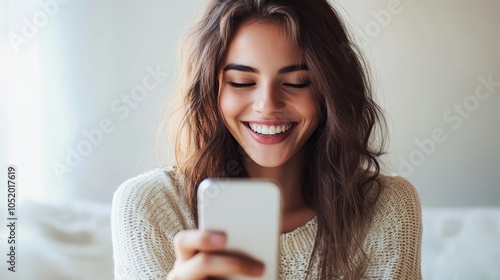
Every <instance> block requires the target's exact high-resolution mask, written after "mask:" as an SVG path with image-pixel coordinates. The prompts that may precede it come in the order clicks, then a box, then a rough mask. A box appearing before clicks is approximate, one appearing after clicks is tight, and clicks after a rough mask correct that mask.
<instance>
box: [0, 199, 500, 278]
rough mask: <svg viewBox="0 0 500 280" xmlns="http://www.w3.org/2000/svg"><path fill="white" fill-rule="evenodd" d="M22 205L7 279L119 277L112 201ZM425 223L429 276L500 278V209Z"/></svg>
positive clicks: (438, 211)
mask: <svg viewBox="0 0 500 280" xmlns="http://www.w3.org/2000/svg"><path fill="white" fill-rule="evenodd" d="M19 209H21V212H19V217H20V220H19V228H18V234H17V239H18V242H19V247H18V252H17V255H18V260H17V269H18V272H16V273H15V274H14V273H10V272H9V273H7V269H6V264H5V263H4V264H3V267H2V272H1V273H0V275H1V276H2V277H0V278H1V279H15V280H28V279H29V280H32V279H38V280H58V279H64V280H68V279H70V280H73V279H74V280H77V279H78V280H80V279H94V280H101V279H103V280H104V279H113V259H112V246H111V231H110V226H109V222H110V220H109V219H110V209H111V206H110V205H106V204H99V203H91V202H79V203H74V204H71V205H66V206H59V207H55V206H45V205H40V204H35V203H30V204H28V205H21V206H20V208H19ZM423 224H424V235H423V244H422V274H423V278H424V279H429V280H432V279H436V280H437V279H439V280H454V279H457V280H458V279H496V280H498V279H500V207H496V208H458V209H452V208H424V210H423ZM2 240H5V239H4V238H2ZM2 243H3V244H2V246H5V245H4V244H5V242H2ZM2 248H4V249H5V247H2ZM2 252H5V250H2Z"/></svg>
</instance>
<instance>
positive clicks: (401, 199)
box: [365, 177, 422, 279]
mask: <svg viewBox="0 0 500 280" xmlns="http://www.w3.org/2000/svg"><path fill="white" fill-rule="evenodd" d="M382 183H383V190H382V192H381V194H380V198H379V199H380V200H379V201H378V203H377V205H378V206H377V210H376V211H377V212H376V213H375V216H374V220H373V223H372V226H371V228H370V230H369V232H368V236H367V239H366V244H365V245H366V246H365V248H366V251H365V252H367V253H368V255H369V257H371V262H370V265H369V267H368V278H369V279H422V273H421V267H420V254H421V243H422V216H421V212H422V211H421V206H420V199H419V197H418V193H417V191H416V190H415V188H414V187H413V186H412V185H411V183H409V182H408V181H406V180H405V179H403V178H401V177H386V178H384V179H383V180H382Z"/></svg>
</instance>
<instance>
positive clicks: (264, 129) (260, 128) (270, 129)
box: [249, 123, 292, 135]
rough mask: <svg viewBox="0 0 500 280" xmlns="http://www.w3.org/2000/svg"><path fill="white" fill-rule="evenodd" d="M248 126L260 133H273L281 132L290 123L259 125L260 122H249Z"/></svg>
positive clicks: (290, 125)
mask: <svg viewBox="0 0 500 280" xmlns="http://www.w3.org/2000/svg"><path fill="white" fill-rule="evenodd" d="M249 126H250V128H251V129H252V130H253V131H255V132H257V133H260V134H263V135H275V134H279V133H283V132H285V131H287V130H288V129H290V127H292V124H291V123H290V124H284V125H278V126H274V125H271V126H267V125H260V124H254V123H249Z"/></svg>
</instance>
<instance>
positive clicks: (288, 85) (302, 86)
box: [283, 82, 311, 88]
mask: <svg viewBox="0 0 500 280" xmlns="http://www.w3.org/2000/svg"><path fill="white" fill-rule="evenodd" d="M310 84H311V82H305V83H302V84H288V83H286V84H283V85H284V86H287V87H291V88H305V87H308V86H309V85H310Z"/></svg>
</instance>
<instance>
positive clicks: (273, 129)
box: [269, 125, 276, 135]
mask: <svg viewBox="0 0 500 280" xmlns="http://www.w3.org/2000/svg"><path fill="white" fill-rule="evenodd" d="M269 134H270V135H274V134H276V127H275V126H274V125H271V126H270V127H269Z"/></svg>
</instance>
